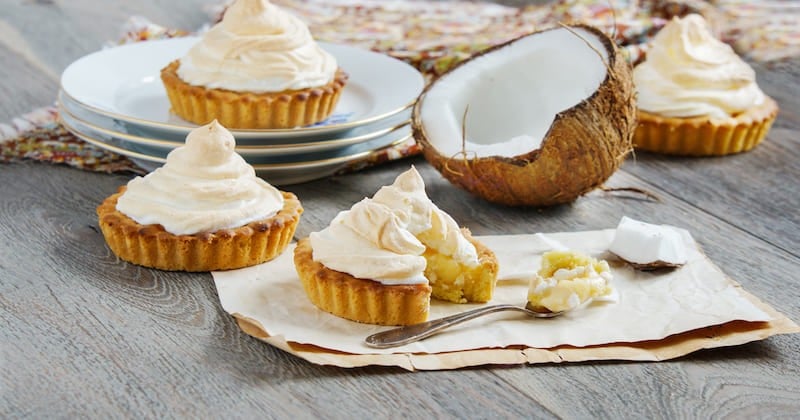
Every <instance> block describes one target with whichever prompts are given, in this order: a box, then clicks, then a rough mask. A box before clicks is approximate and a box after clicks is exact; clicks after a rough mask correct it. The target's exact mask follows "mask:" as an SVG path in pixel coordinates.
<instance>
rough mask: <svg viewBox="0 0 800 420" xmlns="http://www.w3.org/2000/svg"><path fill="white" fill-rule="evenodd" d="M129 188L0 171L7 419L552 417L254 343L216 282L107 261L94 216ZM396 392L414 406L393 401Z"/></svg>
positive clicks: (517, 401)
mask: <svg viewBox="0 0 800 420" xmlns="http://www.w3.org/2000/svg"><path fill="white" fill-rule="evenodd" d="M127 179H128V177H125V176H120V175H114V176H109V175H100V174H91V173H86V172H81V171H77V170H73V169H69V168H65V167H58V166H50V165H37V164H13V165H6V166H4V167H3V168H2V171H0V185H3V186H4V187H3V192H4V197H5V198H4V199H3V200H2V202H1V204H0V221H1V222H0V225H2V226H3V228H2V229H0V243H3V244H7V245H6V246H2V247H0V250H2V252H1V253H0V278H2V279H3V281H2V282H0V292H2V293H0V308H2V311H0V317H2V319H3V323H4V325H7V326H8V327H7V328H4V329H3V330H2V331H0V342H2V343H4V344H3V349H4V350H3V353H4V356H5V363H3V364H2V365H0V387H2V389H3V398H2V399H0V412H4V413H12V414H20V415H24V416H30V417H51V416H61V415H67V416H82V415H85V414H88V413H94V414H101V413H103V415H105V414H113V413H121V414H122V415H125V416H132V417H138V416H144V417H160V416H163V415H179V416H189V417H200V416H203V417H204V416H207V415H211V416H215V417H217V416H220V417H221V416H224V415H225V414H226V413H230V412H241V413H255V412H269V413H272V415H274V416H276V417H289V416H296V415H298V414H299V413H303V414H304V415H318V416H326V417H332V418H352V416H355V417H364V416H368V415H378V416H381V417H389V416H392V415H394V414H395V413H396V412H397V411H396V410H397V409H398V408H400V409H402V410H408V409H409V408H410V405H411V404H413V406H414V407H416V408H414V410H416V413H417V414H419V415H422V414H424V413H428V414H434V415H436V416H443V417H451V416H459V415H465V414H466V413H470V412H475V413H482V414H483V415H486V416H491V417H497V416H500V417H509V416H512V417H517V416H525V415H526V413H528V412H530V411H535V412H545V411H543V410H544V409H543V407H541V406H539V405H538V404H536V403H535V402H534V401H532V400H530V399H528V398H527V397H526V396H525V395H524V394H521V393H519V392H516V391H511V390H506V389H502V388H498V387H496V378H495V377H494V376H493V375H491V374H489V373H487V372H484V371H480V370H474V371H470V370H465V371H460V372H448V373H444V374H443V375H433V374H422V375H408V374H405V373H403V372H399V371H398V370H397V369H372V370H367V372H373V374H369V375H363V372H362V371H360V370H353V371H342V370H340V369H337V368H331V367H320V366H315V365H311V364H309V363H307V362H304V361H302V360H300V359H297V358H295V357H293V356H290V355H288V354H286V353H284V352H282V351H279V350H277V349H274V348H272V347H270V346H268V345H266V344H264V343H262V342H259V341H257V340H255V339H252V338H250V337H248V336H245V335H244V334H243V333H242V332H241V331H240V330H239V328H238V326H237V325H236V324H235V322H233V320H232V318H231V317H230V316H228V315H227V314H226V313H224V312H223V311H222V309H221V307H220V306H219V303H218V299H217V297H216V293H215V291H214V287H213V283H212V281H211V277H210V275H208V274H188V273H167V272H160V271H157V270H150V269H145V268H141V267H136V266H133V265H130V264H127V263H122V262H119V261H118V260H117V259H116V258H115V257H114V256H113V255H112V254H111V253H110V252H109V251H108V249H107V248H106V246H105V244H104V242H103V239H102V235H101V234H100V233H99V232H98V228H97V226H96V216H95V214H94V208H95V206H96V205H97V204H98V203H99V202H100V200H101V199H102V197H103V196H105V195H108V194H110V193H112V192H113V191H114V190H115V189H116V187H117V186H118V185H120V184H123V183H124V182H126V181H127ZM65 181H66V182H65ZM337 207H338V206H337ZM31 220H36V223H31ZM10 244H13V245H12V246H8V245H10ZM398 389H400V390H405V391H403V393H404V394H405V397H404V399H402V400H396V401H395V400H387V399H386V396H387V395H396V394H397V393H398ZM447 395H460V396H462V397H461V398H459V399H458V400H456V401H450V400H449V399H448V398H445V396H447ZM331 406H336V407H337V410H336V411H330V407H331ZM265 410H268V411H265ZM414 412H415V411H412V413H414Z"/></svg>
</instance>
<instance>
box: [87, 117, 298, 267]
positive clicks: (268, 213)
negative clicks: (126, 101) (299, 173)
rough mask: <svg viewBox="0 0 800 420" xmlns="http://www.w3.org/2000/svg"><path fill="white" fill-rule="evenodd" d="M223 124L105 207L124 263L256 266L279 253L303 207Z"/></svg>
mask: <svg viewBox="0 0 800 420" xmlns="http://www.w3.org/2000/svg"><path fill="white" fill-rule="evenodd" d="M235 145H236V143H235V141H234V138H233V136H232V135H231V133H230V132H229V131H228V130H226V129H225V128H224V127H222V126H221V125H220V124H219V123H217V122H216V121H213V122H211V123H210V124H208V125H206V126H202V127H199V128H196V129H194V130H192V132H191V133H189V135H188V136H187V138H186V144H185V145H184V146H181V147H178V148H176V149H175V150H173V151H172V152H170V153H169V155H167V162H166V163H165V164H164V166H162V167H160V168H158V169H156V170H155V171H153V172H151V173H149V174H147V175H146V176H144V177H136V178H134V179H132V180H131V181H130V182H129V183H128V184H127V185H126V186H122V187H121V188H120V189H119V191H118V192H117V193H115V194H113V195H111V196H109V197H108V198H106V199H105V200H104V201H103V202H102V203H101V204H100V206H98V207H97V216H98V221H99V224H100V229H101V231H102V232H103V236H104V237H105V240H106V242H107V243H108V246H109V247H110V248H111V250H112V251H113V252H114V254H116V255H117V256H118V257H119V258H120V259H123V260H125V261H128V262H131V263H134V264H138V265H142V266H145V267H152V268H158V269H161V270H171V271H213V270H228V269H234V268H241V267H247V266H251V265H256V264H259V263H262V262H265V261H268V260H271V259H273V258H275V257H276V256H278V255H279V254H280V253H281V252H283V250H284V249H285V248H286V246H287V245H288V244H289V242H290V241H291V240H292V237H293V236H294V232H295V229H296V227H297V223H298V222H299V220H300V215H301V214H302V212H303V207H302V205H301V204H300V201H299V200H298V199H297V197H296V196H295V195H294V194H291V193H288V192H283V191H280V190H278V189H277V188H275V187H273V186H272V185H270V184H269V183H267V182H266V181H264V180H263V179H261V178H258V177H257V176H256V173H255V170H254V169H253V167H252V166H250V165H249V164H248V163H247V162H245V160H244V159H243V158H242V157H241V156H240V155H239V154H237V153H236V152H235V150H234V147H235Z"/></svg>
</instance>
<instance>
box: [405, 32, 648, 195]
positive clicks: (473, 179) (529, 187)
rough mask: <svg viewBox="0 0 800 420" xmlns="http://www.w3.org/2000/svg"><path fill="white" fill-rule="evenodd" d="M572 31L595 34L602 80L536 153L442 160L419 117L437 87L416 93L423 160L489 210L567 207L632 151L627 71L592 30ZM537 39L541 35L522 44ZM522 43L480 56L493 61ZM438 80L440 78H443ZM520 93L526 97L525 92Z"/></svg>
mask: <svg viewBox="0 0 800 420" xmlns="http://www.w3.org/2000/svg"><path fill="white" fill-rule="evenodd" d="M572 27H579V28H582V29H584V30H587V31H589V32H591V33H593V34H595V35H596V36H597V37H598V38H599V39H600V41H601V42H602V44H603V45H604V46H605V47H606V49H607V51H608V63H607V64H608V65H607V67H608V68H607V74H606V78H605V80H604V81H603V82H602V83H601V84H600V86H599V88H598V89H597V91H595V92H594V93H593V94H592V95H591V96H589V97H588V98H586V99H585V100H583V101H582V102H580V103H579V104H577V105H576V106H574V107H572V108H570V109H567V110H565V111H562V112H560V113H559V114H557V115H556V117H555V120H554V122H553V124H552V125H551V127H550V129H549V131H548V132H547V134H546V136H545V138H544V139H543V141H542V143H541V147H540V148H539V149H537V150H533V151H531V152H528V153H525V154H522V155H518V156H514V157H500V156H491V157H481V158H475V157H470V156H469V151H468V150H467V151H466V152H467V153H465V154H459V155H457V156H443V155H441V154H440V153H439V152H438V151H437V150H436V149H435V148H434V147H433V146H432V145H431V143H430V142H429V141H428V139H427V136H426V133H425V127H424V126H423V125H422V122H421V117H420V109H421V107H423V106H425V94H426V93H427V92H428V90H430V89H431V87H433V86H434V85H435V83H436V82H435V81H434V82H433V83H432V84H430V85H428V87H427V88H426V89H425V91H423V93H422V94H421V95H420V98H419V100H418V101H417V103H416V105H415V106H414V110H413V113H412V128H413V131H414V137H415V139H416V140H417V142H418V143H419V144H420V145H421V146H422V148H423V154H424V156H425V158H426V160H427V161H428V162H430V163H431V165H433V166H434V167H435V168H436V169H437V170H438V171H439V172H440V173H441V174H442V175H443V176H444V177H445V178H446V179H447V180H449V181H450V182H452V183H453V184H455V185H457V186H459V187H461V188H463V189H465V190H467V191H469V192H471V193H473V194H475V195H477V196H479V197H482V198H484V199H486V200H488V201H491V202H494V203H499V204H505V205H510V206H536V207H539V206H550V205H555V204H562V203H569V202H572V201H574V200H575V199H577V198H578V197H580V196H581V195H583V194H585V193H587V192H589V191H591V190H593V189H595V188H597V187H599V186H600V185H602V184H603V182H605V181H606V180H607V179H608V178H609V177H610V176H611V175H612V174H613V173H614V171H616V170H617V169H618V168H619V166H620V165H621V164H622V162H623V161H624V160H625V157H626V156H627V154H628V153H629V152H630V151H631V150H632V148H633V146H632V138H633V133H634V130H635V127H636V100H635V94H634V92H635V90H634V87H633V79H632V77H631V66H630V64H629V63H628V62H627V61H626V60H625V58H624V57H623V56H622V54H621V53H620V51H619V49H618V48H617V46H616V44H615V43H614V42H613V41H612V40H611V39H610V38H609V37H607V36H606V35H605V34H604V33H603V32H602V31H600V30H599V29H597V28H594V27H590V26H584V25H574V26H572ZM554 29H555V28H554ZM554 29H548V30H554ZM538 33H541V32H535V33H532V34H528V35H524V36H523V37H529V36H536V34H538ZM576 36H580V35H578V34H576ZM523 37H520V38H516V39H514V40H511V41H508V42H506V43H504V44H500V45H497V46H495V47H492V48H490V49H488V50H485V51H484V52H482V53H480V54H479V55H484V54H492V53H493V52H494V51H496V50H498V49H500V48H504V47H506V46H507V45H508V44H511V43H514V42H516V41H518V40H519V39H522V38H523ZM475 57H477V55H476V56H475ZM473 58H474V57H473ZM470 60H471V59H470ZM470 60H466V61H464V62H461V63H460V64H459V65H458V66H456V67H455V68H453V69H451V70H450V71H448V73H449V72H451V71H454V70H456V69H457V68H459V67H460V66H464V65H469V61H470ZM441 77H442V78H445V77H447V73H445V74H444V75H442V76H441ZM520 92H521V94H525V92H524V89H520ZM499 123H500V124H502V122H499ZM455 134H456V135H457V136H460V135H461V133H455ZM453 141H454V142H459V143H460V142H461V141H462V139H461V138H460V137H457V138H453Z"/></svg>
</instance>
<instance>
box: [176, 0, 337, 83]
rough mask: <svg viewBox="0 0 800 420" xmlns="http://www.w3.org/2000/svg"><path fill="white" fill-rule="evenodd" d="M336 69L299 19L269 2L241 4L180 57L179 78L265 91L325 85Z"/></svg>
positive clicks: (243, 1)
mask: <svg viewBox="0 0 800 420" xmlns="http://www.w3.org/2000/svg"><path fill="white" fill-rule="evenodd" d="M336 70H337V64H336V59H335V58H334V57H333V56H332V55H331V54H329V53H328V52H326V51H325V50H323V49H322V48H321V47H320V46H319V45H318V44H317V43H316V42H315V41H314V39H313V38H312V36H311V33H310V32H309V30H308V27H307V26H306V24H305V23H303V21H301V20H300V19H299V18H297V17H295V16H293V15H291V14H289V13H287V12H284V11H283V10H281V9H280V8H278V7H277V6H275V5H273V4H271V3H270V2H269V1H268V0H237V1H236V2H235V3H233V4H232V5H231V6H230V7H229V8H228V9H227V10H226V12H225V15H224V17H223V19H222V21H221V22H220V23H218V24H217V25H215V26H214V27H212V28H211V29H210V30H209V31H208V32H207V33H205V34H204V35H203V37H202V39H201V40H200V41H199V42H198V43H197V44H196V45H194V46H193V47H192V48H191V49H190V50H189V52H188V53H187V54H186V56H184V57H183V58H181V60H180V66H179V68H178V76H179V77H180V78H181V79H182V80H183V81H185V82H186V83H189V84H191V85H195V86H204V87H207V88H212V89H226V90H232V91H237V92H243V91H244V92H254V93H263V92H280V91H284V90H297V89H307V88H313V87H318V86H323V85H325V84H327V83H329V82H330V81H331V80H333V78H334V75H335V74H336Z"/></svg>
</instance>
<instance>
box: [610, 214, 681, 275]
mask: <svg viewBox="0 0 800 420" xmlns="http://www.w3.org/2000/svg"><path fill="white" fill-rule="evenodd" d="M608 250H609V251H611V252H612V253H614V254H616V255H617V256H618V257H620V258H621V259H622V260H624V261H625V262H627V263H628V264H630V265H631V266H633V267H634V268H636V269H639V270H655V269H659V268H676V267H680V266H682V265H684V264H686V261H687V259H688V258H687V256H686V249H685V246H684V244H683V238H682V237H681V234H680V232H678V230H677V229H675V228H674V227H672V226H667V225H653V224H650V223H645V222H640V221H638V220H634V219H631V218H629V217H626V216H622V219H621V220H620V221H619V225H618V226H617V231H616V233H615V234H614V239H613V240H612V241H611V245H610V246H609V249H608Z"/></svg>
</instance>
